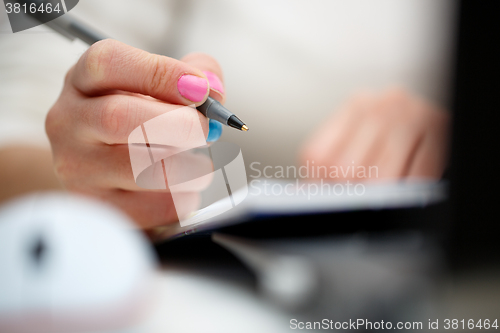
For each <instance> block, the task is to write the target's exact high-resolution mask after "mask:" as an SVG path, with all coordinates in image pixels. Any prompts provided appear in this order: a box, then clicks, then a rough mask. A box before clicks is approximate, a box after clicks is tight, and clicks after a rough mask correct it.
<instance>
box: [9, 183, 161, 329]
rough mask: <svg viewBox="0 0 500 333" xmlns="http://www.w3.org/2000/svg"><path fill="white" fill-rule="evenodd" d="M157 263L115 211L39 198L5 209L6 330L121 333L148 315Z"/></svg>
mask: <svg viewBox="0 0 500 333" xmlns="http://www.w3.org/2000/svg"><path fill="white" fill-rule="evenodd" d="M155 266H156V259H155V256H154V255H153V252H152V249H151V248H150V245H149V243H148V241H147V240H146V239H145V238H144V236H143V235H142V234H141V233H139V232H138V231H137V230H136V229H135V228H134V226H133V224H132V222H131V221H130V220H129V218H128V217H127V216H126V215H125V214H123V213H121V212H120V211H118V210H117V209H115V208H112V207H111V206H107V205H105V204H103V203H100V202H97V201H93V200H91V199H88V198H84V197H79V196H74V195H69V194H64V193H52V194H36V195H31V196H28V197H25V198H21V199H18V200H16V201H13V202H10V203H8V204H6V205H4V206H2V207H1V208H0V332H51V333H54V332H85V331H97V330H99V331H110V330H113V331H116V330H119V329H121V328H126V327H129V326H131V325H134V324H135V323H136V322H137V321H138V320H140V318H141V316H142V314H143V313H144V312H146V311H147V309H148V304H150V303H151V297H152V294H153V289H154V272H155Z"/></svg>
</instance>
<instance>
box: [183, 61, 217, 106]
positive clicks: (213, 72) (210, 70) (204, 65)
mask: <svg viewBox="0 0 500 333" xmlns="http://www.w3.org/2000/svg"><path fill="white" fill-rule="evenodd" d="M181 61H182V62H185V63H186V64H189V65H191V66H193V67H195V68H198V69H200V70H202V71H203V73H204V74H205V76H206V77H207V79H208V82H209V85H210V97H212V98H214V99H216V100H217V101H219V102H220V103H222V104H224V102H225V101H226V94H225V89H224V77H223V75H222V69H221V67H220V65H219V63H218V62H217V60H215V59H214V58H212V57H210V56H209V55H206V54H203V53H190V54H188V55H186V56H185V57H183V58H182V59H181Z"/></svg>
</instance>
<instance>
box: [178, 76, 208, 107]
mask: <svg viewBox="0 0 500 333" xmlns="http://www.w3.org/2000/svg"><path fill="white" fill-rule="evenodd" d="M177 89H178V90H179V92H180V94H181V95H182V96H183V97H184V98H187V99H189V100H190V101H192V102H201V101H202V100H203V99H204V98H205V96H206V94H207V90H208V82H207V80H205V79H204V78H201V77H198V76H194V75H187V74H186V75H183V76H181V77H180V78H179V81H177Z"/></svg>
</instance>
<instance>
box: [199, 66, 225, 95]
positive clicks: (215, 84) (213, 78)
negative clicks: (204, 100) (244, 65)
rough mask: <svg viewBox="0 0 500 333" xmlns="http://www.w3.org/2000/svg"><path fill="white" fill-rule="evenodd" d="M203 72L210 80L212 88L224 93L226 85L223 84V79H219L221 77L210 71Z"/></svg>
mask: <svg viewBox="0 0 500 333" xmlns="http://www.w3.org/2000/svg"><path fill="white" fill-rule="evenodd" d="M203 73H204V74H205V75H206V76H207V79H208V82H209V83H210V89H213V90H217V91H218V92H220V93H221V94H223V93H224V85H223V84H222V81H221V80H220V79H219V77H218V76H217V75H215V74H214V73H212V72H209V71H204V72H203Z"/></svg>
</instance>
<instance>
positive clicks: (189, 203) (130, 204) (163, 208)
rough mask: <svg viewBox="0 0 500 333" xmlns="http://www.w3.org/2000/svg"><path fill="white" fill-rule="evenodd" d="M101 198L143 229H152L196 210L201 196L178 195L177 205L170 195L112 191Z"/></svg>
mask: <svg viewBox="0 0 500 333" xmlns="http://www.w3.org/2000/svg"><path fill="white" fill-rule="evenodd" d="M100 197H101V198H102V199H104V200H106V201H108V202H110V203H112V204H114V205H115V206H117V207H119V208H120V209H122V210H123V211H124V212H125V213H127V214H128V215H129V216H130V217H131V218H132V219H133V220H134V221H135V222H136V223H137V224H138V225H139V226H140V227H141V228H143V229H151V228H153V227H157V226H162V225H165V224H171V223H175V222H177V221H178V220H179V217H180V218H185V217H186V216H187V215H188V214H190V213H191V212H193V211H194V210H196V209H197V208H198V206H199V204H200V195H199V194H198V193H195V192H188V193H177V194H176V199H175V203H174V200H173V198H172V195H171V194H170V193H158V192H131V191H121V190H110V191H108V192H105V193H104V194H100Z"/></svg>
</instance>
